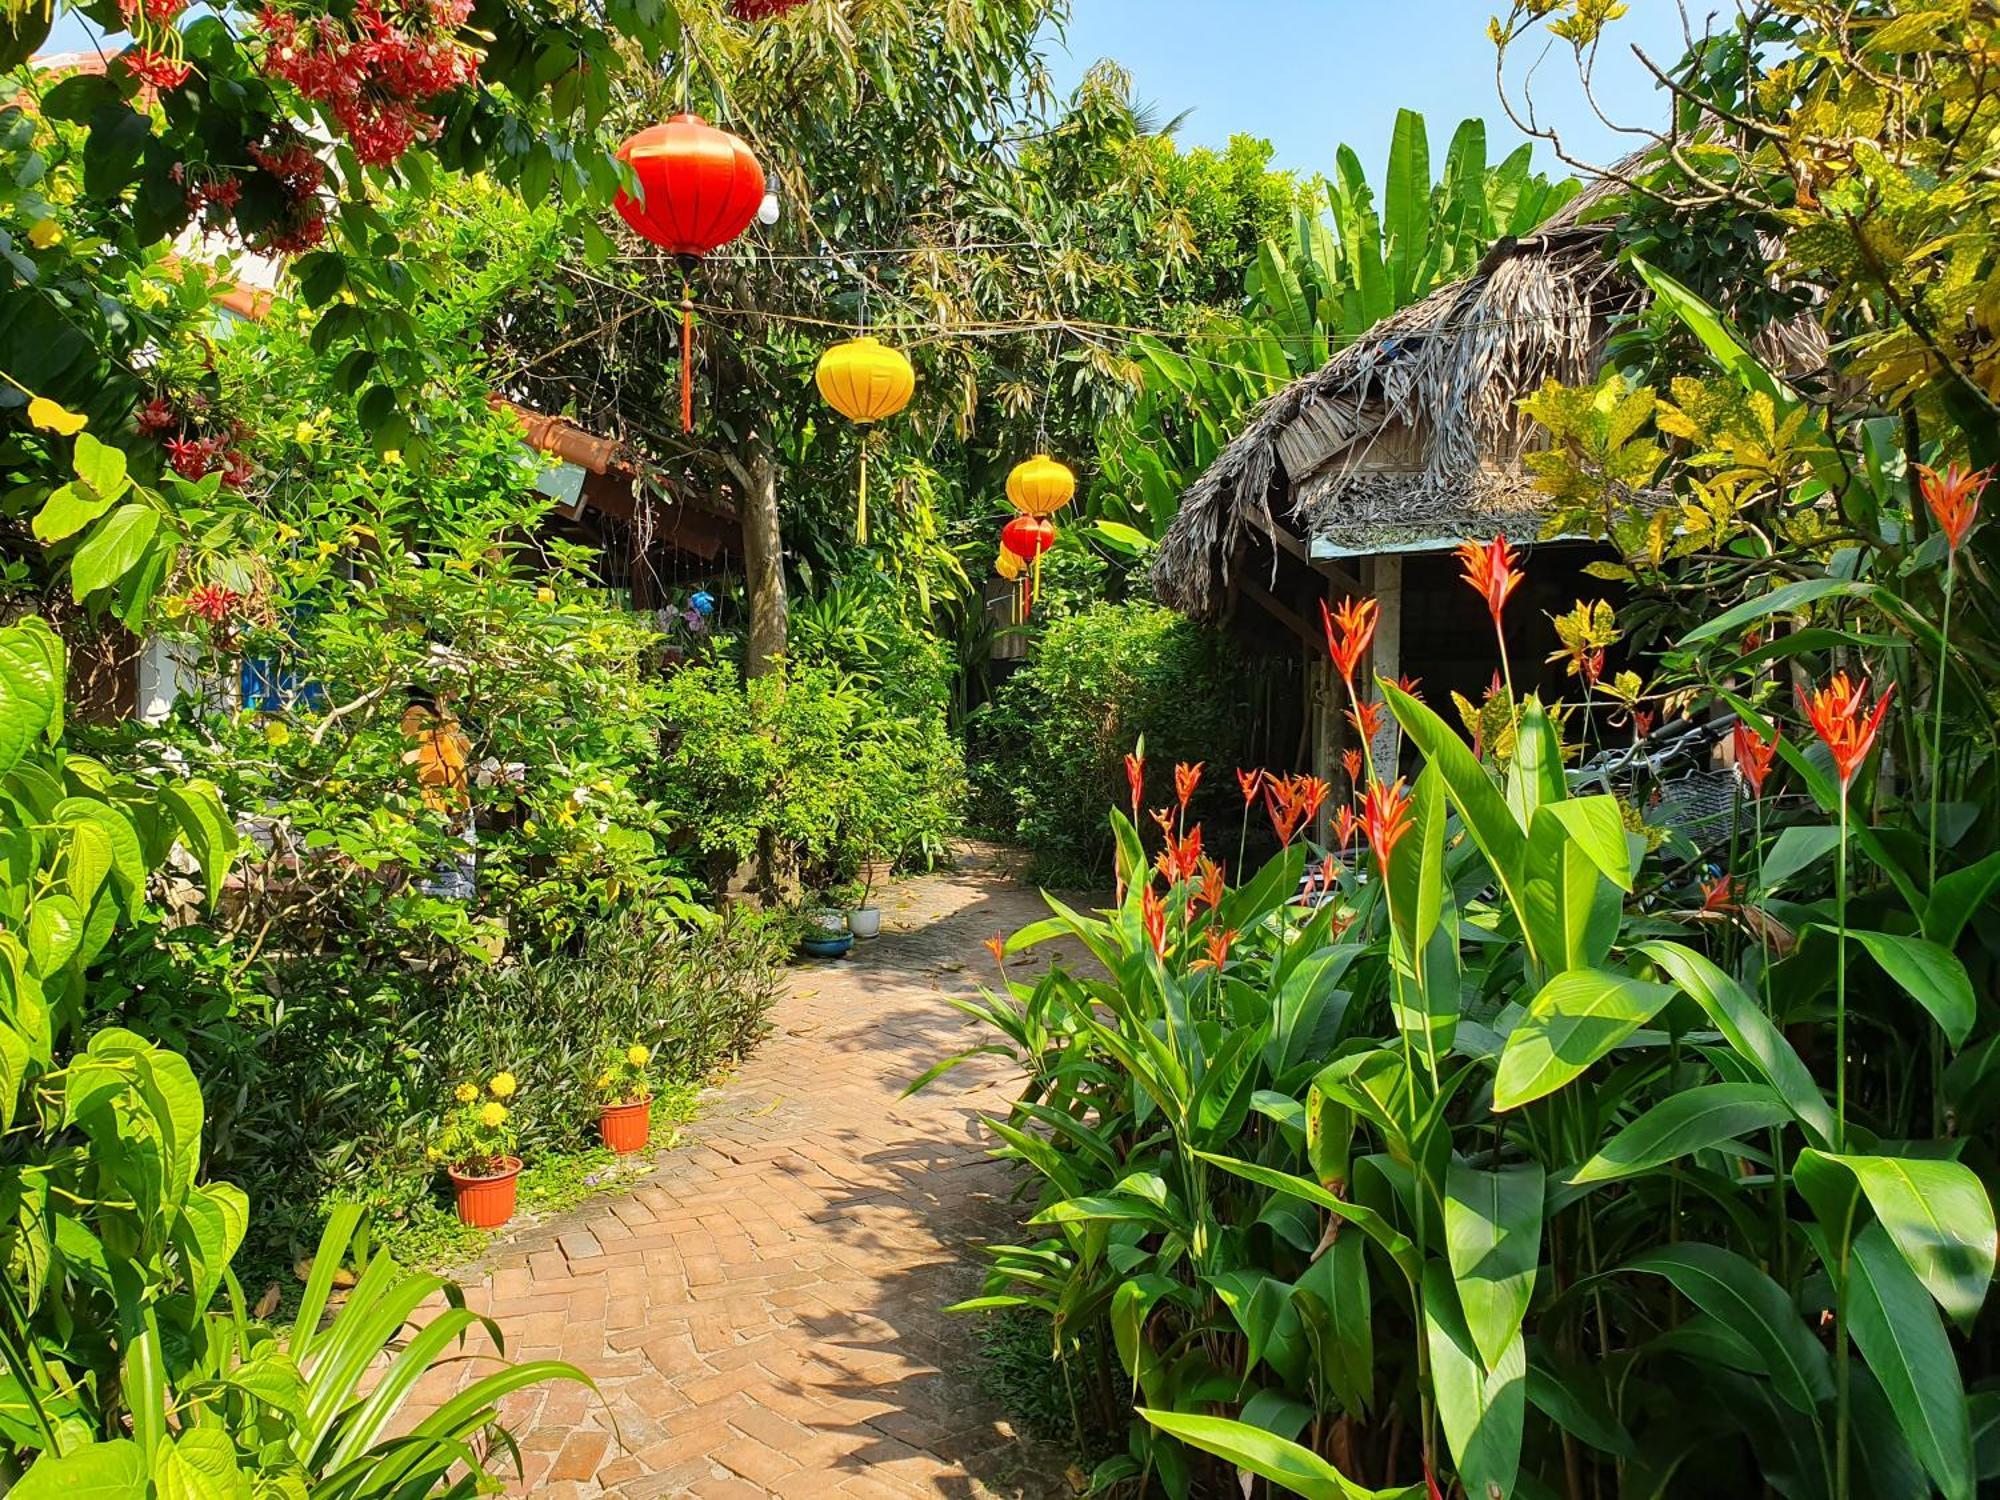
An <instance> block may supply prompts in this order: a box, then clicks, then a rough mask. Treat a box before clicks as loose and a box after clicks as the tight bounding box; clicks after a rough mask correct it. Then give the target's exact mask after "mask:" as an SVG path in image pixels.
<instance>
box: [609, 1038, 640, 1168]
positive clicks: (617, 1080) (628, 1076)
mask: <svg viewBox="0 0 2000 1500" xmlns="http://www.w3.org/2000/svg"><path fill="white" fill-rule="evenodd" d="M652 1061H653V1052H652V1049H651V1048H650V1047H642V1046H640V1045H639V1044H638V1043H637V1042H634V1043H633V1044H632V1045H631V1046H629V1047H620V1048H617V1049H615V1050H614V1051H613V1052H612V1053H611V1056H610V1059H609V1061H608V1063H607V1064H606V1066H605V1068H604V1071H603V1072H601V1073H599V1074H598V1075H597V1092H598V1093H599V1094H601V1095H602V1096H603V1098H604V1104H603V1106H602V1108H601V1110H600V1111H599V1113H598V1116H597V1128H598V1130H599V1131H600V1132H601V1133H602V1134H603V1136H604V1144H605V1145H606V1146H607V1147H609V1148H610V1149H611V1150H612V1151H615V1152H616V1153H617V1154H618V1155H620V1156H629V1155H630V1154H631V1153H632V1152H634V1151H643V1150H644V1149H645V1146H646V1142H647V1141H649V1140H651V1139H652V1135H653V1086H652V1082H651V1080H650V1079H649V1078H648V1077H647V1075H646V1070H647V1068H648V1067H650V1066H651V1065H652Z"/></svg>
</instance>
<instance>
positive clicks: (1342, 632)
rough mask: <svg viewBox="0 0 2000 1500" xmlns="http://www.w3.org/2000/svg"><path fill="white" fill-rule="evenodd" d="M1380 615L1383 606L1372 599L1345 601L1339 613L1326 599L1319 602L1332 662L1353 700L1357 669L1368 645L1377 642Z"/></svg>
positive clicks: (1321, 619)
mask: <svg viewBox="0 0 2000 1500" xmlns="http://www.w3.org/2000/svg"><path fill="white" fill-rule="evenodd" d="M1381 611H1382V607H1381V605H1379V604H1377V603H1376V602H1375V601H1374V600H1373V599H1351V598H1350V599H1343V600H1341V601H1340V607H1339V608H1338V609H1328V608H1327V607H1326V601H1325V600H1324V599H1322V600H1320V602H1319V620H1320V624H1321V626H1322V627H1323V628H1324V629H1325V631H1326V650H1327V654H1328V655H1329V656H1331V657H1332V658H1333V665H1334V668H1335V670H1336V671H1338V672H1339V673H1340V680H1341V681H1342V682H1344V683H1346V684H1347V694H1348V696H1349V697H1350V698H1351V697H1353V696H1354V669H1355V668H1356V667H1357V666H1359V665H1360V664H1361V658H1362V657H1363V656H1365V655H1367V653H1368V646H1369V643H1370V642H1372V641H1373V640H1374V639H1375V625H1376V622H1377V620H1378V619H1379V618H1380V616H1381Z"/></svg>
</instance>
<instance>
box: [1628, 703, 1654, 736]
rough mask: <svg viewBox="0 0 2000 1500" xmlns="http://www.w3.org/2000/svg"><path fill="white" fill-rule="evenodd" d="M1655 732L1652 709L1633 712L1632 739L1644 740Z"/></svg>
mask: <svg viewBox="0 0 2000 1500" xmlns="http://www.w3.org/2000/svg"><path fill="white" fill-rule="evenodd" d="M1652 732H1653V711H1652V710H1651V709H1650V708H1635V709H1633V710H1632V738H1633V739H1634V740H1635V741H1636V740H1643V739H1644V738H1645V737H1646V736H1647V735H1649V734H1651V733H1652Z"/></svg>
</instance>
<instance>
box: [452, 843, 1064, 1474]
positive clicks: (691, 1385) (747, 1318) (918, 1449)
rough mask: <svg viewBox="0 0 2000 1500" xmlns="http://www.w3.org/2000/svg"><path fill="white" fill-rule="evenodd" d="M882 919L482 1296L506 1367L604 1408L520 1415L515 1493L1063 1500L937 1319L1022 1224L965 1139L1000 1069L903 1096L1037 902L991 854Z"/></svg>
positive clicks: (1053, 1460)
mask: <svg viewBox="0 0 2000 1500" xmlns="http://www.w3.org/2000/svg"><path fill="white" fill-rule="evenodd" d="M884 908H885V910H884V916H885V919H886V920H885V922H884V931H883V935H882V937H881V938H880V939H879V940H878V941H876V942H874V943H868V944H860V945H857V949H856V954H855V956H854V957H853V958H852V959H850V960H847V961H845V962H842V963H839V964H832V965H816V966H809V967H802V968H799V969H797V970H795V971H794V972H793V974H792V977H791V980H790V984H789V986H788V993H787V994H786V995H785V997H784V998H783V999H782V1000H780V1002H779V1003H778V1006H777V1008H776V1010H775V1011H774V1013H773V1016H772V1021H773V1030H772V1034H771V1036H770V1038H769V1040H767V1041H766V1043H765V1044H764V1046H763V1048H762V1049H761V1050H760V1051H759V1052H758V1054H757V1055H756V1056H755V1057H754V1058H752V1059H751V1060H750V1061H749V1062H748V1063H746V1064H745V1065H744V1067H743V1068H742V1070H741V1072H740V1073H739V1074H738V1075H737V1076H736V1077H735V1078H734V1079H733V1080H732V1081H731V1082H730V1083H729V1084H728V1085H727V1086H726V1087H725V1088H724V1089H723V1090H722V1091H721V1096H720V1098H718V1099H716V1100H713V1101H712V1102H711V1103H710V1105H709V1106H708V1108H707V1111H706V1112H705V1113H704V1115H703V1116H702V1118H701V1119H699V1120H698V1121H697V1122H696V1123H695V1124H694V1125H693V1126H692V1127H690V1129H689V1130H688V1132H687V1135H688V1144H687V1145H685V1146H684V1147H683V1148H682V1149H679V1150H676V1151H673V1152H671V1153H668V1154H667V1155H665V1156H663V1157H661V1159H660V1165H659V1170H658V1171H657V1172H656V1173H654V1174H653V1175H652V1176H650V1177H648V1178H645V1179H643V1180H642V1184H641V1185H640V1186H638V1187H637V1188H636V1189H635V1190H633V1191H632V1192H630V1193H629V1194H628V1195H626V1196H622V1197H619V1198H615V1199H612V1198H607V1199H598V1200H595V1201H594V1202H592V1203H589V1204H586V1205H585V1206H584V1207H582V1208H581V1209H580V1210H578V1211H577V1212H575V1213H573V1214H571V1215H568V1216H566V1217H564V1218H562V1219H560V1220H556V1221H552V1222H550V1223H548V1224H546V1225H543V1226H539V1227H537V1228H536V1229H534V1230H531V1231H529V1232H526V1233H524V1234H522V1235H520V1236H519V1237H517V1238H515V1239H513V1240H511V1241H510V1242H508V1243H507V1244H506V1245H505V1246H504V1247H502V1248H501V1249H500V1251H499V1252H498V1253H497V1254H496V1255H494V1256H493V1257H492V1258H491V1259H490V1260H489V1261H488V1262H487V1263H486V1266H485V1276H484V1279H483V1280H482V1279H480V1277H479V1276H477V1275H475V1276H474V1277H471V1278H468V1279H467V1284H466V1291H467V1296H468V1300H469V1302H470V1304H471V1305H472V1306H473V1307H475V1308H477V1309H480V1310H484V1311H490V1312H491V1314H492V1315H493V1316H495V1317H496V1318H497V1319H498V1320H499V1322H500V1324H501V1326H502V1328H503V1330H504V1331H505V1334H506V1339H507V1352H508V1354H509V1355H510V1356H512V1357H514V1358H529V1359H533V1358H544V1357H558V1358H562V1359H568V1360H571V1361H574V1362H575V1363H577V1364H579V1365H581V1366H582V1367H583V1368H584V1369H585V1370H587V1371H589V1372H590V1374H591V1376H592V1377H593V1378H594V1379H595V1380H596V1381H597V1383H598V1386H599V1388H600V1389H601V1391H602V1397H601V1398H600V1397H598V1396H594V1395H592V1394H591V1393H590V1392H589V1391H587V1390H585V1389H583V1388H580V1387H576V1386H572V1385H556V1386H550V1387H546V1388H543V1389H538V1390H534V1391H527V1392H522V1393H520V1394H519V1395H517V1396H515V1397H513V1398H510V1400H509V1402H508V1404H507V1407H506V1410H505V1415H506V1417H507V1419H508V1421H509V1424H510V1426H511V1427H512V1428H513V1430H514V1432H515V1433H516V1434H517V1436H518V1437H519V1438H520V1440H521V1444H522V1448H523V1451H524V1458H525V1464H526V1476H525V1484H523V1485H517V1486H516V1492H518V1493H525V1494H534V1495H538V1496H546V1497H549V1500H584V1497H591V1496H621V1497H628V1500H641V1497H647V1496H657V1495H693V1496H703V1497H715V1500H725V1497H735V1496H744V1497H749V1496H756V1495H782V1496H794V1495H798V1496H807V1495H810V1496H819V1495H867V1496H877V1495H880V1496H891V1495H952V1496H968V1497H971V1496H1008V1497H1023V1500H1032V1497H1043V1496H1054V1495H1059V1494H1067V1493H1069V1490H1070V1486H1069V1485H1068V1484H1067V1483H1065V1482H1064V1480H1063V1473H1064V1470H1065V1468H1066V1467H1067V1462H1066V1460H1065V1459H1064V1458H1063V1457H1062V1456H1061V1455H1059V1454H1056V1453H1053V1452H1050V1451H1048V1450H1045V1449H1041V1448H1038V1447H1037V1446H1036V1445H1034V1444H1032V1443H1030V1442H1028V1441H1026V1440H1025V1439H1019V1438H1016V1437H1015V1435H1014V1434H1013V1432H1012V1431H1011V1429H1010V1428H1009V1427H1008V1426H1007V1425H1006V1423H1005V1421H1004V1419H1003V1418H1002V1417H1001V1416H1000V1414H999V1413H998V1412H996V1411H995V1410H993V1409H991V1407H990V1405H989V1404H987V1403H985V1402H983V1401H982V1400H981V1398H980V1395H979V1391H978V1389H977V1385H976V1381H975V1378H974V1376H973V1373H972V1370H971V1366H972V1363H973V1354H972V1347H973V1338H974V1329H973V1328H972V1326H971V1325H970V1323H969V1322H968V1320H966V1319H963V1318H956V1317H953V1318H947V1317H945V1316H944V1315H943V1314H941V1313H940V1312H939V1309H940V1308H941V1307H943V1306H944V1305H945V1304H946V1303H948V1302H951V1301H953V1300H954V1299H956V1298H958V1297H962V1296H966V1295H969V1294H970V1293H972V1292H974V1291H976V1289H977V1284H978V1272H977V1270H976V1268H975V1267H974V1266H972V1265H971V1264H970V1257H969V1256H968V1255H967V1254H966V1253H965V1252H966V1247H967V1245H968V1244H969V1243H970V1242H973V1241H977V1240H981V1239H986V1238H996V1237H1000V1236H1004V1235H1006V1234H1008V1233H1009V1232H1010V1230H1011V1228H1012V1226H1013V1224H1014V1223H1015V1213H1014V1211H1013V1209H1012V1208H1011V1207H1010V1205H1009V1204H1008V1202H1007V1194H1008V1193H1009V1191H1010V1188H1011V1183H1010V1177H1009V1174H1008V1172H1007V1171H1006V1170H1005V1168H1004V1167H1003V1165H1002V1164H1000V1163H996V1162H992V1161H989V1160H988V1159H987V1158H986V1156H985V1152H984V1148H983V1146H982V1144H981V1143H980V1142H979V1141H978V1139H977V1138H976V1137H975V1134H974V1116H975V1114H976V1113H977V1112H978V1111H979V1110H981V1109H982V1108H983V1109H1004V1107H1005V1102H1006V1098H1007V1094H1006V1092H1005V1087H1004V1086H1005V1084H1006V1082H1007V1069H1006V1068H1005V1066H1004V1064H1002V1063H999V1062H998V1061H997V1060H996V1062H995V1063H994V1065H993V1066H990V1067H987V1066H982V1065H977V1064H975V1065H972V1066H968V1067H966V1068H963V1069H960V1070H959V1071H958V1072H957V1073H955V1074H953V1075H950V1076H949V1077H948V1078H947V1079H946V1080H945V1081H944V1082H942V1083H939V1084H935V1085H933V1086H932V1087H931V1088H930V1089H927V1090H926V1091H925V1092H924V1093H922V1094H920V1095H918V1096H916V1097H915V1098H912V1099H902V1098H900V1097H899V1096H900V1094H901V1092H902V1089H903V1087H904V1086H905V1085H906V1084H907V1083H908V1082H909V1080H910V1079H911V1078H913V1077H914V1076H915V1075H916V1074H918V1073H919V1072H921V1071H922V1070H923V1069H924V1068H925V1067H927V1066H929V1065H930V1064H931V1063H932V1062H934V1061H935V1060H937V1059H938V1058H939V1057H941V1056H943V1055H945V1054H946V1053H947V1052H950V1051H953V1050H956V1049H957V1048H960V1047H963V1046H964V1045H966V1044H967V1038H968V1037H971V1036H973V1035H974V1033H973V1032H971V1031H970V1030H969V1029H968V1027H967V1025H966V1023H965V1020H964V1018H963V1017H961V1016H960V1015H959V1014H958V1013H957V1012H956V1011H954V1010H952V1009H950V1008H949V1007H948V1006H947V1005H946V1004H945V1003H944V998H943V997H944V995H945V994H946V993H962V992H966V991H969V990H970V988H971V986H972V985H973V984H974V983H976V982H977V978H978V976H977V973H976V970H977V969H978V968H981V967H984V966H986V965H989V964H990V963H991V959H990V958H989V957H988V955H987V954H986V952H985V950H984V948H983V947H982V946H981V944H982V943H983V942H984V940H985V939H986V938H987V937H989V936H991V935H992V934H993V933H994V932H995V931H998V930H1002V929H1006V930H1009V931H1011V930H1012V929H1013V928H1015V927H1018V926H1020V925H1021V924H1022V923H1024V922H1026V921H1030V920H1033V919H1034V918H1035V917H1037V916H1040V915H1044V914H1046V908H1045V907H1043V906H1042V905H1041V903H1040V901H1039V899H1038V898H1037V897H1036V896H1035V895H1034V894H1033V893H1032V892H1030V891H1027V890H1024V889H1022V888H1020V887H1018V886H1016V885H1014V884H1012V883H1011V882H1009V881H1008V880H1007V879H1006V878H1005V876H1004V875H1003V874H1002V873H1000V871H999V869H998V867H997V862H996V860H995V858H994V857H993V855H992V854H991V853H990V851H984V850H977V849H975V850H972V851H970V852H969V855H968V858H967V859H966V861H965V863H964V865H963V866H962V867H961V869H959V870H958V871H956V872H954V873H951V874H942V875H936V876H929V877H925V878H922V879H918V880H913V881H909V882H906V883H903V884H899V885H897V886H895V887H893V888H892V889H891V890H890V891H889V892H887V893H886V894H885V897H884ZM471 1363H472V1366H473V1368H475V1369H476V1368H478V1367H479V1366H481V1365H483V1364H484V1362H483V1361H475V1362H471ZM464 1368H465V1367H463V1366H461V1367H460V1369H464ZM457 1373H458V1372H457V1371H454V1378H455V1377H456V1374H457Z"/></svg>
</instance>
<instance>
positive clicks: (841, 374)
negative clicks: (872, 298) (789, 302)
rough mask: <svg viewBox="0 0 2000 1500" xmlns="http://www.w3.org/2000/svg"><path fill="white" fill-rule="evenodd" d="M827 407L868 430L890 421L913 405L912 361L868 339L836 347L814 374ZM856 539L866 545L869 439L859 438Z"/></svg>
mask: <svg viewBox="0 0 2000 1500" xmlns="http://www.w3.org/2000/svg"><path fill="white" fill-rule="evenodd" d="M813 378H814V380H815V381H816V382H817V384H818V385H819V393H820V395H821V397H823V398H824V399H825V401H826V404H827V405H828V406H831V407H832V408H833V409H834V410H835V411H837V412H839V413H840V414H841V415H842V416H843V417H845V418H847V420H848V421H850V422H853V423H856V424H857V425H859V426H861V427H863V428H867V427H870V426H872V425H873V424H875V423H877V422H883V421H887V420H888V419H889V418H890V417H893V416H895V415H896V414H897V413H898V412H900V411H901V410H902V409H903V408H904V407H906V406H908V405H909V404H910V397H911V396H913V395H915V394H916V390H917V373H916V371H915V370H913V369H911V368H910V362H909V361H908V360H907V359H905V358H904V357H903V356H902V355H901V354H900V353H898V352H897V351H896V350H894V349H891V348H890V347H889V346H888V345H887V344H884V343H882V342H881V341H880V340H879V339H873V338H868V337H866V336H864V337H862V338H858V339H849V340H848V341H847V342H846V343H844V344H835V345H834V346H833V347H832V348H831V349H829V350H827V351H826V353H824V354H822V355H821V356H820V357H819V369H818V370H817V372H815V374H814V377H813ZM854 538H855V540H856V541H858V542H860V543H861V544H862V545H863V546H866V545H867V544H868V437H867V434H866V433H865V432H864V433H863V434H862V438H861V505H860V510H859V513H858V515H857V516H856V518H855V525H854Z"/></svg>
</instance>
